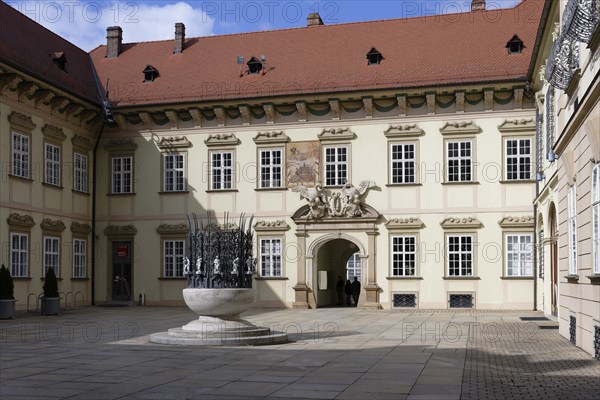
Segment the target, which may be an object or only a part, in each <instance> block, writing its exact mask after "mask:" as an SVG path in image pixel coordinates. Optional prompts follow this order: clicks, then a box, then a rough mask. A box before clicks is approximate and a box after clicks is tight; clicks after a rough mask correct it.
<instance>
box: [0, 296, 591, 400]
mask: <svg viewBox="0 0 600 400" xmlns="http://www.w3.org/2000/svg"><path fill="white" fill-rule="evenodd" d="M524 316H538V317H539V316H541V313H536V312H527V311H523V312H520V311H519V312H517V311H511V312H506V311H467V310H465V311H426V310H419V311H402V312H400V311H363V310H357V309H354V308H326V309H319V310H264V309H262V310H260V309H256V310H251V311H250V312H247V313H245V314H244V315H243V317H244V318H246V319H248V320H250V321H252V322H254V323H258V324H261V325H263V326H270V327H272V328H274V329H275V330H280V331H281V330H284V331H287V332H288V334H289V336H290V338H291V339H293V340H294V342H292V343H288V344H284V345H276V346H262V347H201V346H200V347H171V346H164V345H157V344H151V343H149V342H148V335H149V334H150V333H154V332H159V331H165V330H167V329H168V328H171V327H176V326H181V325H183V324H185V323H187V322H189V321H190V320H192V319H194V314H193V313H192V312H191V311H189V310H187V309H184V308H162V307H131V308H101V307H86V308H80V309H76V310H69V311H66V312H65V313H63V314H62V315H61V316H59V317H49V316H48V317H40V316H37V315H34V314H27V313H22V314H20V315H19V316H18V319H16V320H14V321H0V383H1V384H0V398H1V399H2V400H9V399H62V398H69V399H86V400H94V399H102V400H105V399H122V398H123V399H125V398H126V399H252V398H268V399H277V398H281V399H284V398H285V399H291V398H294V399H296V398H298V399H334V398H336V399H427V400H430V399H432V400H434V399H503V400H507V399H599V398H600V363H599V362H597V361H595V360H594V359H593V358H592V357H591V356H590V355H589V354H587V353H585V352H583V351H582V350H581V349H579V348H577V347H574V346H573V345H571V344H570V343H569V342H568V341H567V340H566V339H564V338H563V337H561V336H560V335H559V334H558V330H556V329H553V328H555V327H556V324H555V323H553V322H550V321H534V322H524V321H522V320H521V319H520V317H524ZM540 326H544V327H546V328H550V329H540Z"/></svg>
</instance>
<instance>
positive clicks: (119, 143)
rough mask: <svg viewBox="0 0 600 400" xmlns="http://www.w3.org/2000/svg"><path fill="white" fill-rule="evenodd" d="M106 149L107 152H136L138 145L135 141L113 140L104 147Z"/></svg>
mask: <svg viewBox="0 0 600 400" xmlns="http://www.w3.org/2000/svg"><path fill="white" fill-rule="evenodd" d="M104 148H105V149H106V150H107V151H135V150H136V149H137V144H136V143H135V142H134V141H133V139H112V140H110V141H109V142H108V143H106V145H104Z"/></svg>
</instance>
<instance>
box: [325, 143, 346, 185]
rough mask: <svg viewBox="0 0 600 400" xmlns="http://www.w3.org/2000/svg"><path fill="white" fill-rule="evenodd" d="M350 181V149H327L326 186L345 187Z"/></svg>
mask: <svg viewBox="0 0 600 400" xmlns="http://www.w3.org/2000/svg"><path fill="white" fill-rule="evenodd" d="M347 180H348V147H326V148H325V185H327V186H343V185H344V184H346V181H347Z"/></svg>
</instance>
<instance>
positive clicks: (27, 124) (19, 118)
mask: <svg viewBox="0 0 600 400" xmlns="http://www.w3.org/2000/svg"><path fill="white" fill-rule="evenodd" d="M8 120H9V121H10V123H11V125H16V127H18V128H21V129H24V130H27V131H32V130H33V129H35V127H36V125H35V124H34V123H33V120H32V119H31V117H30V116H28V115H25V114H21V113H20V112H16V111H13V112H12V113H11V114H10V115H9V116H8Z"/></svg>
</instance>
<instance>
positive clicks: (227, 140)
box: [204, 133, 240, 147]
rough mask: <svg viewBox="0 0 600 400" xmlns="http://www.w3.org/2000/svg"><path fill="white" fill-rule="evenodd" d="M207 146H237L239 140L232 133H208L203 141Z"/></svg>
mask: <svg viewBox="0 0 600 400" xmlns="http://www.w3.org/2000/svg"><path fill="white" fill-rule="evenodd" d="M204 143H205V144H206V145H207V146H208V147H214V146H237V145H238V144H240V140H239V139H238V138H237V137H236V136H235V135H234V134H233V133H218V134H216V135H209V136H208V138H207V139H206V140H205V141H204Z"/></svg>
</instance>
